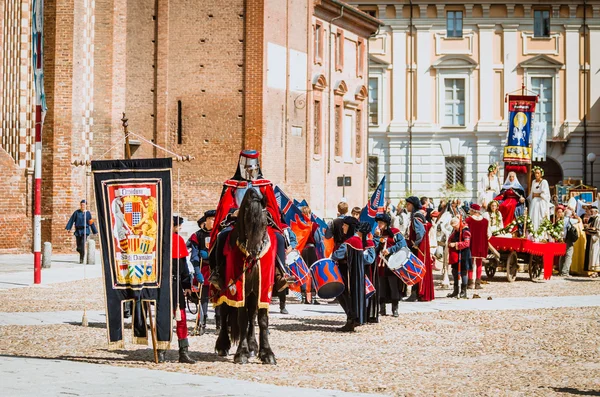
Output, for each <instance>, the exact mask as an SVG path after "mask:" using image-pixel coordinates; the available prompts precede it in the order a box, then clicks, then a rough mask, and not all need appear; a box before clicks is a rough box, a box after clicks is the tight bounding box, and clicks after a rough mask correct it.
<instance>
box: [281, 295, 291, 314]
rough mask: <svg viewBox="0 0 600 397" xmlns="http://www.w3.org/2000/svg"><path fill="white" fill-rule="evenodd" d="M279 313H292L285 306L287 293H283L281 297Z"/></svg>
mask: <svg viewBox="0 0 600 397" xmlns="http://www.w3.org/2000/svg"><path fill="white" fill-rule="evenodd" d="M279 313H281V314H290V313H289V312H288V311H287V309H286V308H285V295H281V296H280V297H279Z"/></svg>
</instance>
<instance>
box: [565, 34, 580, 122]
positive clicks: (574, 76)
mask: <svg viewBox="0 0 600 397" xmlns="http://www.w3.org/2000/svg"><path fill="white" fill-rule="evenodd" d="M580 27H581V26H580V25H565V40H566V45H565V48H566V50H567V54H566V56H565V67H566V70H565V78H566V84H565V86H566V92H565V96H564V98H565V101H566V115H565V124H566V127H567V128H568V132H571V129H570V128H569V125H570V124H572V128H575V126H576V125H577V123H578V122H579V28H580Z"/></svg>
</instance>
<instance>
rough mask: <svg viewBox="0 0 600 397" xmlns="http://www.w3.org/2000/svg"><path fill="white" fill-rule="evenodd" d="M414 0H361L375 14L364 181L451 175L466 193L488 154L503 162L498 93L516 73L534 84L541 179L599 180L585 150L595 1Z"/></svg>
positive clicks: (472, 192) (516, 85) (439, 180)
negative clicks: (540, 127)
mask: <svg viewBox="0 0 600 397" xmlns="http://www.w3.org/2000/svg"><path fill="white" fill-rule="evenodd" d="M351 3H352V4H358V2H354V1H352V2H351ZM412 4H413V7H412V12H411V7H410V6H409V2H408V1H397V2H392V1H389V2H381V1H371V0H364V1H361V2H360V8H361V9H362V10H364V11H365V12H368V13H370V14H371V15H373V16H376V17H378V18H379V19H381V20H382V21H383V22H384V23H385V27H384V28H382V29H381V30H380V31H379V33H378V34H377V36H376V37H374V38H372V39H371V44H370V52H369V56H370V64H371V65H370V74H369V83H370V86H369V88H370V90H369V91H370V92H369V93H370V97H371V102H370V114H369V118H370V127H369V135H370V139H369V155H370V157H369V163H370V170H371V179H372V181H371V182H372V183H374V181H376V180H377V178H380V177H381V176H383V175H385V176H387V178H388V181H389V184H388V186H389V188H390V190H389V195H390V196H391V197H392V198H394V199H396V198H399V197H403V196H405V195H406V194H408V193H410V192H413V193H415V194H418V195H420V196H422V195H427V196H430V197H440V196H442V195H444V194H447V192H442V191H441V190H444V188H445V186H446V185H447V184H454V183H456V182H461V183H462V184H464V186H465V187H466V189H467V191H466V192H464V193H455V192H453V193H452V194H455V195H458V196H462V197H464V198H468V199H475V198H476V191H477V181H478V180H480V179H481V177H482V176H484V175H485V174H486V170H487V167H488V165H489V164H490V163H493V162H499V163H500V164H502V154H503V153H502V151H503V147H504V144H505V141H506V132H507V104H506V103H505V94H507V93H511V92H515V93H517V94H518V93H520V90H521V87H522V85H523V84H524V85H525V87H526V88H527V89H529V90H531V91H533V92H534V93H535V94H539V95H540V99H539V100H540V102H539V103H538V106H537V109H538V110H537V112H536V114H535V118H534V121H537V122H541V123H543V124H544V126H545V127H546V134H547V159H546V161H545V162H542V163H540V164H541V165H542V166H543V167H544V168H545V169H546V171H547V173H546V176H547V178H548V180H549V182H550V183H551V184H553V183H555V182H557V181H559V180H562V179H568V178H573V179H583V180H585V181H586V182H587V183H591V180H592V179H593V180H594V182H596V183H598V182H600V167H598V166H596V167H595V168H594V176H593V178H592V175H591V167H590V164H589V163H586V160H585V158H586V155H587V154H588V153H590V152H594V153H596V154H598V153H600V74H598V73H597V71H598V69H599V68H600V51H599V50H598V49H599V48H600V1H596V0H590V1H587V8H586V9H585V12H584V6H583V2H577V1H573V2H567V1H562V2H561V1H546V2H531V1H530V2H527V1H525V2H509V3H506V2H499V1H487V2H483V1H478V2H464V1H454V0H452V1H445V2H432V1H425V0H413V1H412ZM584 24H585V25H587V30H586V29H585V28H584ZM584 140H585V141H586V142H585V144H584ZM584 146H585V149H584ZM584 170H585V171H584ZM502 174H503V173H502V172H501V175H502Z"/></svg>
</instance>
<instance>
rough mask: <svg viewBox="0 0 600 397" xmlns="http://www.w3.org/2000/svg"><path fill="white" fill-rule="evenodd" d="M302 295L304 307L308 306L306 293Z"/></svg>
mask: <svg viewBox="0 0 600 397" xmlns="http://www.w3.org/2000/svg"><path fill="white" fill-rule="evenodd" d="M301 294H302V304H303V305H308V304H309V303H308V300H307V299H306V292H301Z"/></svg>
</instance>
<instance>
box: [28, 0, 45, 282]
mask: <svg viewBox="0 0 600 397" xmlns="http://www.w3.org/2000/svg"><path fill="white" fill-rule="evenodd" d="M31 6H32V7H31V8H32V24H31V27H32V31H31V33H32V42H33V48H32V50H33V51H32V53H33V57H32V58H33V65H32V66H33V78H34V87H35V157H34V179H35V189H34V207H33V283H34V284H40V283H41V282H42V124H43V122H44V113H45V110H46V104H45V96H44V58H43V51H44V42H43V21H44V2H43V0H34V1H33V2H32V5H31Z"/></svg>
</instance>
